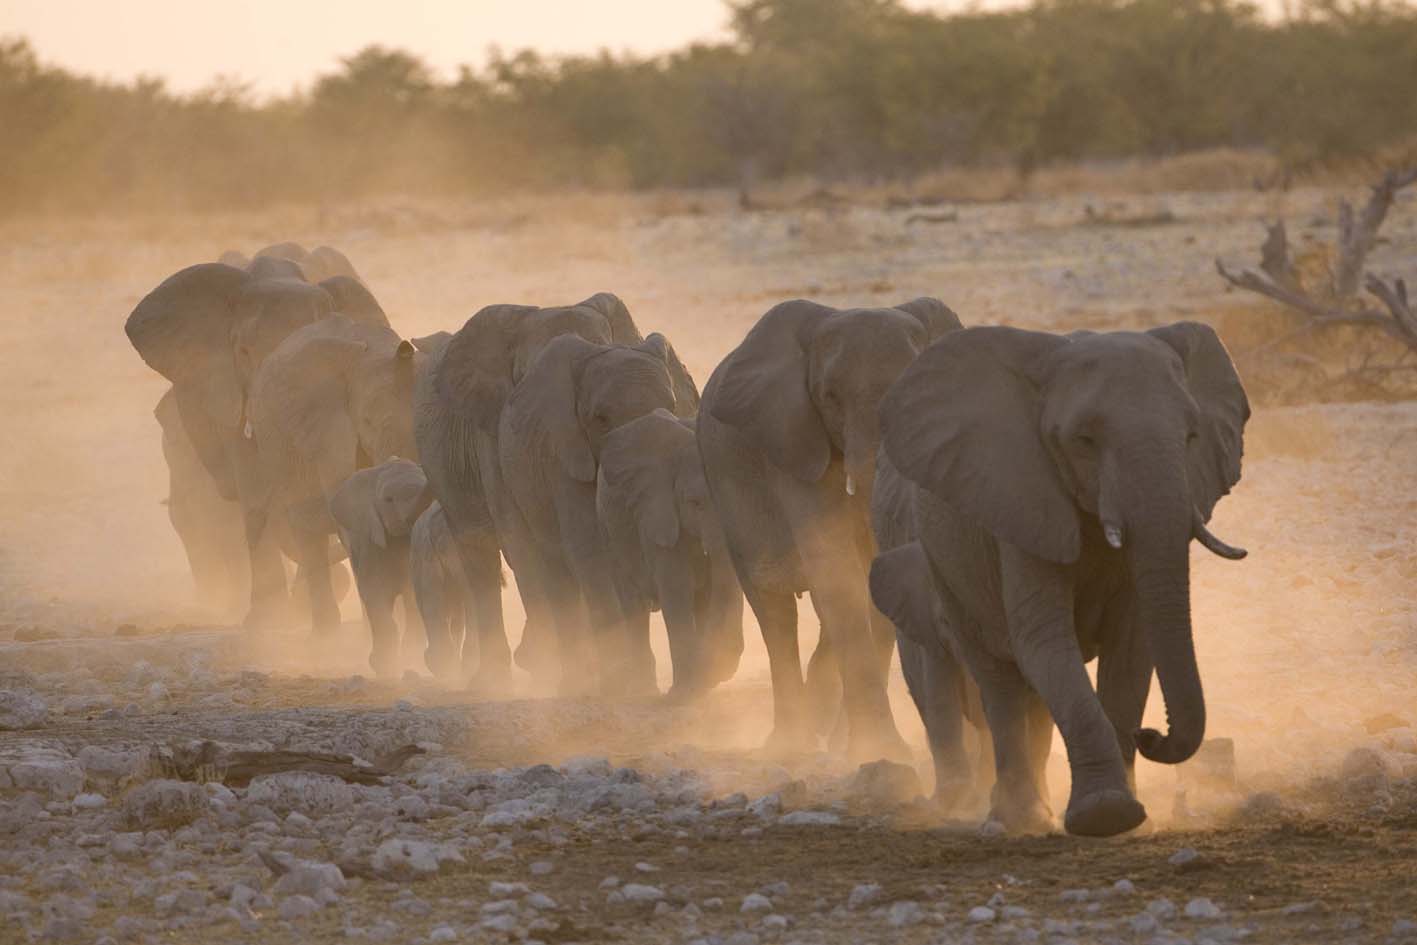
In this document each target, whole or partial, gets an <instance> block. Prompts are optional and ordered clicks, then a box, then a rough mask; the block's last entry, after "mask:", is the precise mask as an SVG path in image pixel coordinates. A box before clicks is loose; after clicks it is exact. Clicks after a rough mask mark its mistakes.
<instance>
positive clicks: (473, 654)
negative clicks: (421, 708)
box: [408, 493, 478, 679]
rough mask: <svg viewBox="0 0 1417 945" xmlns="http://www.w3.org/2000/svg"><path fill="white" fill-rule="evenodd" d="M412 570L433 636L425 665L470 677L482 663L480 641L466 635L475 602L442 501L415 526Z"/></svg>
mask: <svg viewBox="0 0 1417 945" xmlns="http://www.w3.org/2000/svg"><path fill="white" fill-rule="evenodd" d="M430 494H431V493H430ZM408 571H409V580H410V582H411V583H412V584H413V596H414V600H415V601H416V602H417V604H418V613H419V616H420V617H421V618H422V620H423V630H424V633H425V634H427V636H428V650H427V653H426V654H425V655H424V662H425V663H426V664H427V666H428V668H429V670H431V671H432V672H433V673H434V674H436V675H439V676H442V677H444V678H457V677H461V678H462V679H471V678H472V677H473V674H474V673H475V672H476V670H477V663H478V652H477V637H476V635H475V634H471V633H468V632H467V614H468V608H469V607H471V605H472V601H471V599H470V595H469V593H468V590H467V577H466V575H465V574H464V573H463V567H462V560H461V559H460V558H459V557H458V547H457V543H456V542H455V541H454V540H453V532H452V529H451V528H450V527H449V526H448V516H447V515H446V514H445V513H444V512H443V506H442V503H440V502H437V501H434V502H432V503H430V504H429V506H428V508H426V509H424V510H423V514H422V515H420V516H418V521H416V522H414V523H413V531H412V533H411V534H410V535H409V549H408Z"/></svg>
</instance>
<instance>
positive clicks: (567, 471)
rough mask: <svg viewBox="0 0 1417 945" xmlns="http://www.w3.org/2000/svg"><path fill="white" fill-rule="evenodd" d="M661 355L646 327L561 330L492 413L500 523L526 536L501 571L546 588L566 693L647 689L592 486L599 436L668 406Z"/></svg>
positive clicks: (660, 344)
mask: <svg viewBox="0 0 1417 945" xmlns="http://www.w3.org/2000/svg"><path fill="white" fill-rule="evenodd" d="M672 358H673V355H672V354H671V351H670V348H669V345H668V343H667V342H666V341H665V340H664V338H663V337H662V336H660V335H657V334H652V335H650V336H649V337H648V338H646V339H645V340H644V341H643V342H642V343H640V344H637V345H615V344H610V345H605V344H595V343H593V342H589V341H586V340H585V339H584V338H581V337H578V336H576V335H564V336H562V337H559V338H556V339H554V340H552V341H551V342H549V343H548V344H547V345H546V346H545V347H544V348H543V349H542V351H541V353H540V354H539V355H538V356H537V358H536V360H535V361H533V362H532V363H531V366H530V367H529V368H528V369H527V372H526V376H525V377H523V378H522V380H521V383H519V384H518V385H517V386H516V389H515V390H514V391H513V392H512V395H511V396H510V397H509V398H507V406H506V409H505V410H503V411H502V418H501V429H500V431H499V433H498V439H497V445H498V450H499V460H500V465H501V471H502V481H503V482H504V483H505V484H506V487H507V491H508V494H509V497H510V498H511V500H512V503H513V504H514V512H515V515H516V520H515V522H514V523H511V524H510V525H509V527H508V528H507V529H505V531H506V532H507V533H513V530H515V532H519V533H520V534H521V535H522V536H524V537H523V539H522V540H523V541H524V542H525V554H524V555H521V556H519V560H518V559H513V560H512V570H513V571H514V573H515V574H516V576H517V583H518V584H519V585H521V584H523V583H525V584H526V585H527V586H532V587H536V588H538V589H539V591H540V593H542V594H544V595H546V598H545V599H546V602H547V604H548V605H549V607H548V609H549V611H550V616H551V618H552V619H553V620H554V621H555V626H556V634H557V655H558V657H559V662H560V666H561V680H560V689H561V691H562V692H565V693H585V692H590V691H594V690H595V689H596V688H597V687H598V689H599V691H600V692H601V693H602V694H607V695H608V694H625V693H630V694H639V693H644V692H650V691H653V690H654V686H655V679H654V655H653V653H652V652H651V650H650V647H649V623H648V617H649V615H648V613H647V612H646V613H645V614H644V615H643V617H644V619H643V621H640V620H636V621H635V623H634V624H633V625H632V624H630V623H628V622H627V621H626V619H625V613H624V609H623V607H622V606H621V602H620V599H619V594H618V591H617V587H616V583H615V569H614V566H613V562H612V559H611V556H610V552H609V548H608V546H607V544H606V542H605V539H604V536H603V535H602V533H601V530H600V522H599V520H598V518H597V516H596V506H595V493H596V479H597V474H598V472H599V467H600V455H601V452H602V450H603V448H604V446H605V442H606V438H607V437H608V436H609V435H610V434H611V433H612V432H613V431H615V430H616V429H618V428H620V427H621V426H623V425H624V424H626V423H628V422H630V421H631V420H634V419H635V418H636V417H642V416H644V415H645V414H648V413H651V412H653V411H654V410H656V409H659V408H662V409H665V410H669V411H672V410H673V408H674V405H675V395H674V382H673V380H672V378H671V376H670V371H669V364H670V361H671V359H672ZM592 640H593V641H594V643H593V646H592Z"/></svg>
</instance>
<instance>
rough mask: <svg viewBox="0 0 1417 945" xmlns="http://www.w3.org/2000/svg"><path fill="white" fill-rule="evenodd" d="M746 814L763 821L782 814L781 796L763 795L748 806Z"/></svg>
mask: <svg viewBox="0 0 1417 945" xmlns="http://www.w3.org/2000/svg"><path fill="white" fill-rule="evenodd" d="M748 812H749V813H750V814H752V815H753V816H755V817H760V818H762V819H763V820H771V819H772V818H774V817H776V816H777V815H778V814H780V813H782V796H781V795H780V794H764V795H763V796H762V797H760V798H758V799H757V800H755V801H753V803H751V804H749V805H748Z"/></svg>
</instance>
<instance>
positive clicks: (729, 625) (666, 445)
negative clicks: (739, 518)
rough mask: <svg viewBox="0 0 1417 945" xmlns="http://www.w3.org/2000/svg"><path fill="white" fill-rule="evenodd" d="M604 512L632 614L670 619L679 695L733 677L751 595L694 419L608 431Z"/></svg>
mask: <svg viewBox="0 0 1417 945" xmlns="http://www.w3.org/2000/svg"><path fill="white" fill-rule="evenodd" d="M595 502H596V511H597V514H598V516H599V518H600V524H601V527H602V528H603V529H604V531H605V535H606V540H607V542H608V547H609V553H610V555H611V558H612V564H613V567H614V570H615V578H616V585H617V587H618V589H619V592H620V600H621V603H622V605H623V606H624V608H625V614H626V619H627V620H636V619H639V620H645V621H647V620H648V619H649V611H650V610H651V609H654V610H658V611H660V612H661V613H662V614H663V615H664V625H665V629H666V631H667V632H668V637H669V656H670V661H671V663H672V665H673V668H674V684H673V686H672V687H671V689H670V691H669V695H670V697H671V698H672V699H675V700H687V699H692V698H694V697H696V696H698V695H700V694H702V693H703V692H704V691H706V690H707V689H709V688H711V687H713V686H715V685H717V684H718V683H720V682H723V681H725V680H727V679H729V678H731V677H732V676H733V673H734V672H735V671H736V670H737V668H738V660H739V657H740V656H741V655H742V653H743V592H742V591H741V590H740V589H739V587H738V578H737V576H736V575H735V574H734V573H733V563H732V562H731V561H730V560H729V557H728V547H727V545H726V544H725V542H724V540H723V529H722V526H720V525H719V522H718V515H717V513H716V512H715V511H714V509H713V505H712V502H711V500H710V499H709V495H708V483H707V482H706V481H705V480H704V471H703V461H702V460H701V459H700V457H699V449H698V443H697V441H696V439H695V436H694V422H693V421H691V420H684V419H681V418H679V417H675V416H674V415H673V414H671V413H669V412H668V411H665V410H656V411H654V412H653V413H650V414H647V415H645V416H643V417H640V418H639V419H636V420H631V421H630V422H629V423H626V424H624V425H623V426H621V427H620V428H619V429H617V430H614V431H612V432H611V433H610V434H609V435H608V436H606V437H605V444H604V446H603V447H602V449H601V451H600V469H599V478H598V481H597V484H596V495H595Z"/></svg>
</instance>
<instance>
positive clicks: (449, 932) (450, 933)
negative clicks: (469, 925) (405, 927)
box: [428, 925, 458, 942]
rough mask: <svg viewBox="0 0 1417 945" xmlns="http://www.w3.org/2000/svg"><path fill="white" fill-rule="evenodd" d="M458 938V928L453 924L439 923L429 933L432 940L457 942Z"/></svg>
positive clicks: (429, 938) (429, 939)
mask: <svg viewBox="0 0 1417 945" xmlns="http://www.w3.org/2000/svg"><path fill="white" fill-rule="evenodd" d="M457 940H458V933H457V930H456V929H454V928H453V927H452V926H451V925H438V926H434V927H433V929H432V930H431V931H430V932H429V933H428V941H430V942H456V941H457Z"/></svg>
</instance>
